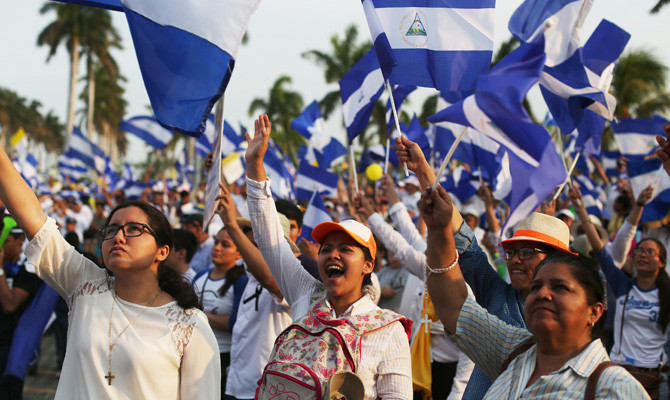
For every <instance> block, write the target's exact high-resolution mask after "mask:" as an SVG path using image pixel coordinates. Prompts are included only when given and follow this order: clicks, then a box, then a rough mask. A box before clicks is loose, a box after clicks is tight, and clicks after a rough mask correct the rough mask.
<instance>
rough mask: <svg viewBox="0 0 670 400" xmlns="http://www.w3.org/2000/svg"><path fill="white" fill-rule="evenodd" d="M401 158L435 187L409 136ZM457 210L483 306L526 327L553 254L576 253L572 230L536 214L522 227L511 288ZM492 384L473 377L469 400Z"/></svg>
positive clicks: (466, 268) (455, 228)
mask: <svg viewBox="0 0 670 400" xmlns="http://www.w3.org/2000/svg"><path fill="white" fill-rule="evenodd" d="M396 141H397V143H396V146H395V149H396V154H397V155H398V159H399V160H400V161H401V162H407V166H408V168H409V169H411V170H412V171H414V172H415V173H416V175H417V177H418V178H419V182H420V183H421V187H422V188H424V189H425V188H427V187H429V186H431V185H432V184H433V181H434V180H435V173H434V172H433V170H432V168H431V167H430V165H429V164H428V162H427V161H426V158H425V156H424V154H423V152H422V151H421V148H420V147H419V146H418V145H417V144H416V143H414V142H412V141H410V140H409V139H407V138H406V137H404V136H403V137H402V138H399V139H396ZM452 209H453V213H454V215H453V217H452V218H450V221H451V223H450V226H451V231H452V234H453V238H454V240H455V243H456V249H457V251H458V253H459V257H460V261H459V265H460V267H461V272H462V274H463V277H464V279H465V282H467V284H468V285H469V286H470V288H471V289H472V291H473V293H474V295H475V298H476V299H477V303H478V304H479V305H481V306H482V307H484V308H485V309H486V310H487V311H488V312H490V313H491V314H493V315H495V316H497V317H498V318H500V319H502V320H503V321H504V322H505V323H508V324H511V325H513V326H516V327H520V328H526V321H525V319H524V310H525V305H524V303H525V299H526V296H527V295H528V293H529V292H530V284H531V282H532V281H533V278H534V276H535V269H536V268H537V266H538V265H539V264H540V262H542V260H544V259H545V258H547V257H548V256H549V255H551V254H553V253H556V252H559V253H568V254H571V253H570V250H569V240H570V231H569V229H568V227H567V225H566V224H565V223H564V222H563V221H561V220H559V219H558V218H554V217H552V216H549V215H546V214H541V213H537V212H535V213H532V214H531V215H529V216H528V217H526V218H525V219H523V220H522V221H521V222H520V223H519V225H518V226H517V230H516V231H515V232H514V235H513V236H512V237H511V238H510V239H508V240H504V241H503V242H502V243H501V245H502V247H503V249H504V251H505V253H504V256H505V260H506V261H507V271H508V273H509V277H510V281H511V283H507V282H506V281H505V280H504V279H502V278H501V277H500V275H498V273H497V272H496V270H495V269H494V268H493V267H492V266H491V265H490V264H489V261H488V258H487V257H486V254H485V253H484V251H483V250H482V249H481V247H479V243H478V242H477V239H476V238H475V235H474V233H473V231H472V230H471V229H470V227H469V226H468V225H467V224H465V223H464V222H463V217H462V216H461V214H460V213H459V212H458V210H456V209H455V208H452ZM491 383H492V381H491V379H489V378H488V377H487V376H486V374H484V373H483V371H482V370H481V369H479V368H475V370H474V371H473V372H472V376H471V378H470V382H469V383H468V386H467V388H466V390H465V394H464V395H463V398H465V399H481V398H482V396H483V395H484V393H486V391H487V389H488V388H489V386H490V385H491Z"/></svg>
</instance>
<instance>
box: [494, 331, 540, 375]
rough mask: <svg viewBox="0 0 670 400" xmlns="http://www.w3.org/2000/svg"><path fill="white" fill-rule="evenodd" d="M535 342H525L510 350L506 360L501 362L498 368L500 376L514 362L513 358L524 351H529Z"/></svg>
mask: <svg viewBox="0 0 670 400" xmlns="http://www.w3.org/2000/svg"><path fill="white" fill-rule="evenodd" d="M534 344H535V342H533V341H530V340H527V341H525V342H523V343H521V344H520V345H519V346H518V347H517V348H515V349H514V350H512V352H511V353H509V355H508V356H507V359H505V361H503V363H502V365H501V366H500V374H501V375H502V373H503V372H505V370H506V369H507V367H509V365H510V364H511V363H512V361H514V359H515V358H517V357H518V356H519V355H520V354H521V353H523V352H525V351H526V350H528V349H530V348H531V347H533V345H534Z"/></svg>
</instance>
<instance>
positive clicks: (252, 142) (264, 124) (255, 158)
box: [244, 114, 272, 182]
mask: <svg viewBox="0 0 670 400" xmlns="http://www.w3.org/2000/svg"><path fill="white" fill-rule="evenodd" d="M271 131H272V126H271V125H270V118H268V116H267V115H266V114H263V115H259V116H258V118H257V119H256V121H254V137H253V138H252V137H251V135H249V132H246V133H245V136H246V138H247V142H248V143H249V146H248V147H247V151H246V153H245V154H244V159H245V160H246V162H247V176H248V177H249V179H253V180H255V181H259V182H260V181H265V180H266V179H267V176H266V175H265V167H264V166H263V158H264V157H265V152H266V151H267V150H268V143H269V142H270V132H271Z"/></svg>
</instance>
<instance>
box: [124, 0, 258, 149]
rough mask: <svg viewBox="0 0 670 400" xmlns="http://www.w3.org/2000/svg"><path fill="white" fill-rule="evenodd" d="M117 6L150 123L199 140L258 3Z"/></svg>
mask: <svg viewBox="0 0 670 400" xmlns="http://www.w3.org/2000/svg"><path fill="white" fill-rule="evenodd" d="M122 3H123V6H124V11H125V14H126V17H127V19H128V25H129V27H130V33H131V35H132V37H133V44H134V45H135V52H136V54H137V60H138V62H139V65H140V70H141V72H142V77H143V79H144V85H145V87H146V89H147V93H148V94H149V100H150V101H151V106H152V108H153V110H154V113H155V114H156V119H157V120H158V121H159V122H160V123H161V124H162V125H163V126H164V127H166V128H168V129H170V130H173V131H177V132H181V133H185V134H188V135H191V136H196V137H197V136H200V135H202V134H203V133H204V131H205V128H206V123H207V118H208V117H209V114H210V112H211V110H212V107H213V106H214V103H216V101H217V100H218V99H219V98H220V97H221V96H222V95H223V92H224V91H225V90H226V86H227V85H228V81H229V80H230V76H231V74H232V72H233V66H234V65H235V57H236V56H237V51H238V49H239V46H240V42H241V40H242V36H243V35H244V32H245V31H246V29H247V24H248V22H249V18H250V17H251V14H252V13H253V12H254V10H255V9H256V7H257V6H258V4H259V3H260V0H224V1H222V0H199V1H187V0H162V1H161V2H160V3H156V2H150V1H144V0H122Z"/></svg>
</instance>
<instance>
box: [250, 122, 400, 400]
mask: <svg viewBox="0 0 670 400" xmlns="http://www.w3.org/2000/svg"><path fill="white" fill-rule="evenodd" d="M270 130H271V128H270V121H269V119H268V117H267V115H261V116H260V117H259V118H258V119H257V120H256V121H255V135H254V137H253V138H251V137H250V135H249V134H247V140H248V142H249V146H248V148H247V152H246V155H245V159H246V161H247V196H248V197H247V200H248V203H249V214H250V217H251V223H252V226H253V231H254V238H255V240H256V243H257V244H258V247H259V249H260V250H261V253H262V254H263V257H264V258H265V260H266V262H267V264H268V267H269V268H270V270H271V271H272V274H273V276H274V278H275V281H276V282H277V285H278V286H279V288H280V290H281V293H282V294H283V296H284V298H285V299H286V300H287V302H288V303H289V305H290V307H291V312H292V316H293V321H294V323H293V324H292V325H291V327H289V328H288V329H287V330H286V331H284V333H283V334H282V335H281V336H280V337H279V338H278V339H277V342H276V343H275V348H274V350H273V352H272V355H271V356H270V360H269V363H268V365H267V366H266V369H265V372H264V375H263V380H262V382H261V385H260V387H259V389H258V391H257V398H258V399H266V398H270V397H272V396H273V395H272V393H274V395H277V387H279V384H278V383H281V387H282V388H288V387H291V391H298V392H300V393H303V394H302V395H301V397H302V396H306V397H307V398H313V397H315V396H317V394H318V395H320V396H319V397H327V396H328V393H329V389H328V385H329V382H330V379H331V377H332V376H333V375H334V374H335V373H336V372H337V371H341V370H349V371H355V372H356V374H357V375H358V377H359V378H360V379H361V381H362V382H363V386H364V390H365V396H364V398H365V399H374V398H398V399H409V398H411V397H412V378H411V362H410V352H409V340H408V323H407V322H408V321H407V320H406V319H405V318H404V317H402V316H400V315H398V314H396V313H393V312H391V311H388V310H381V309H380V308H379V307H377V306H376V305H375V304H374V302H373V301H372V300H371V298H370V296H369V295H368V294H367V292H366V287H367V286H368V284H369V279H370V276H371V273H372V270H373V268H374V258H375V254H376V248H377V245H376V243H375V240H374V237H373V236H372V232H371V231H370V229H368V228H367V227H366V226H365V225H363V224H361V223H360V222H357V221H354V220H345V221H342V222H340V223H334V222H325V223H321V224H319V225H317V226H316V227H315V228H314V230H313V231H312V238H313V239H314V240H315V242H316V243H317V244H319V245H320V249H319V253H318V260H317V262H318V266H319V274H320V275H321V278H322V280H323V284H321V283H319V282H318V281H317V280H316V279H314V278H313V277H312V276H311V275H309V273H307V271H305V270H304V269H303V268H302V266H301V265H300V262H299V261H298V260H297V259H296V258H295V256H294V254H293V252H292V251H291V249H290V246H289V244H288V243H287V242H286V240H285V239H284V235H283V232H282V230H281V228H280V226H279V224H278V217H277V211H276V208H275V205H274V202H273V201H272V193H271V191H270V181H269V180H268V178H267V175H266V173H265V168H264V166H263V157H264V155H265V152H266V151H267V147H268V142H269V139H270ZM306 333H307V334H306ZM312 335H314V336H312ZM322 335H329V340H333V341H334V342H331V343H338V342H339V345H334V346H325V347H324V346H319V345H318V343H319V342H320V341H319V340H316V341H314V340H312V338H316V339H318V338H319V337H323V336H322ZM338 338H339V339H338ZM277 380H279V381H277ZM273 382H275V384H274V387H273ZM295 382H308V383H309V386H310V387H309V388H306V387H305V386H304V385H300V384H296V383H295ZM286 390H288V389H286ZM305 391H307V392H305ZM284 393H285V392H284ZM294 397H295V396H294Z"/></svg>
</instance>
